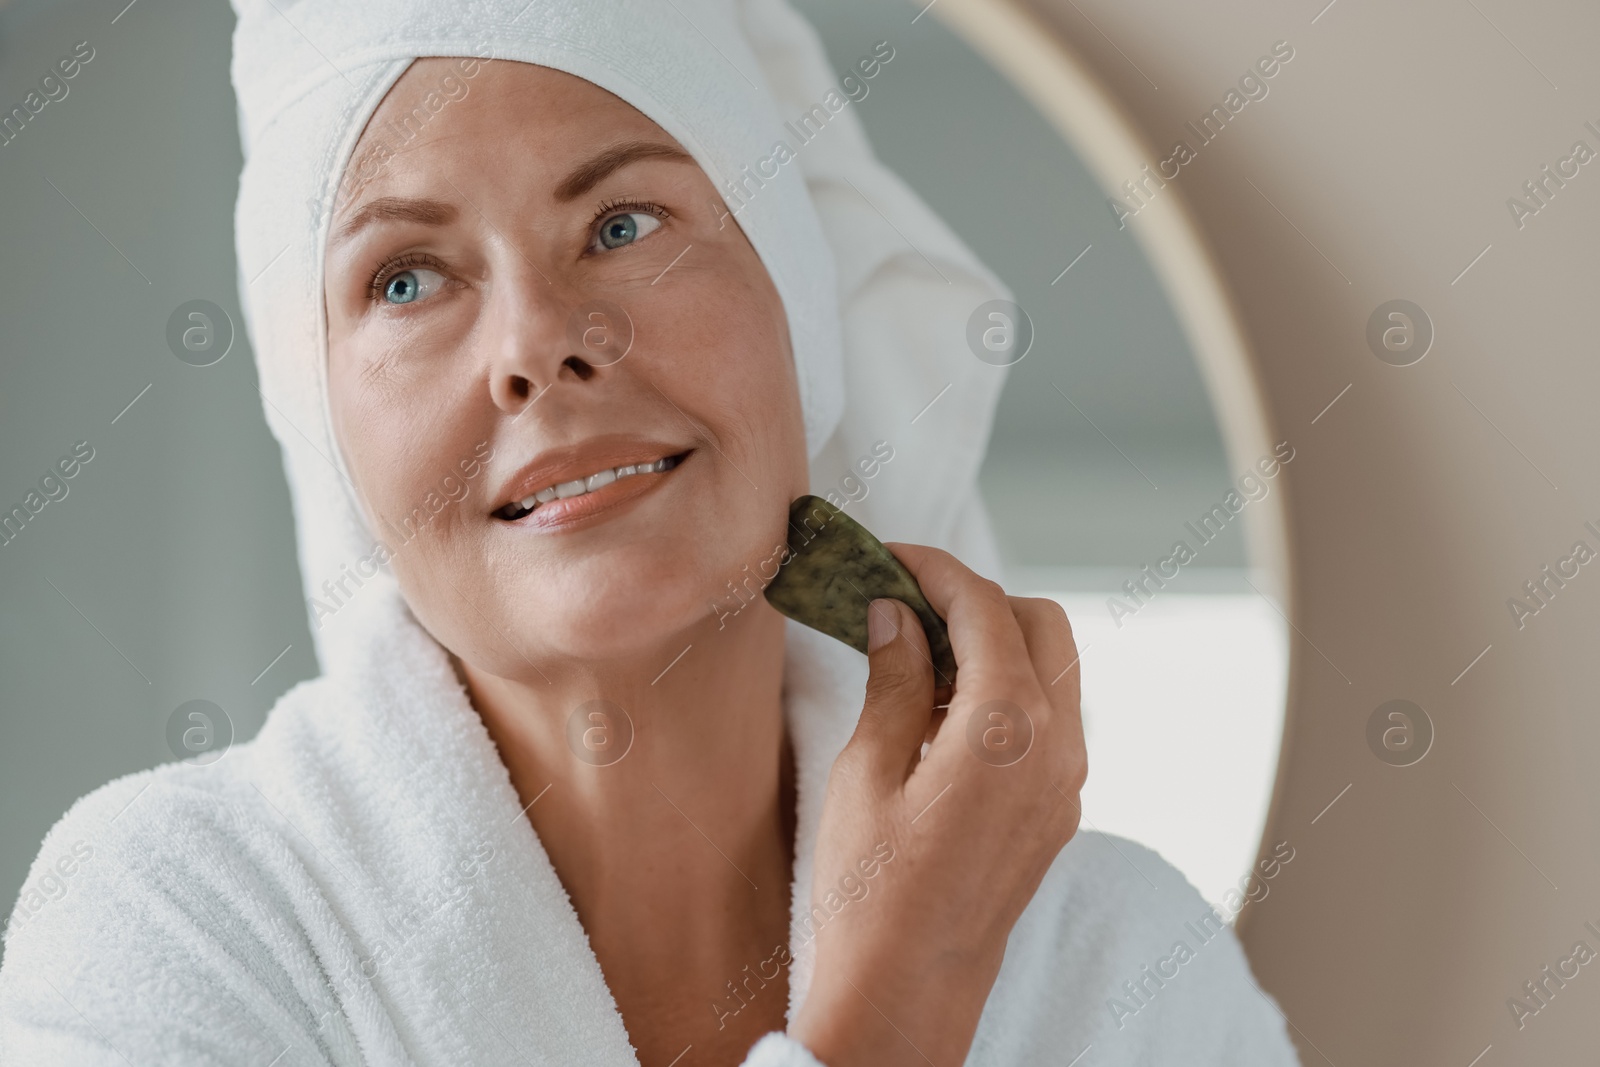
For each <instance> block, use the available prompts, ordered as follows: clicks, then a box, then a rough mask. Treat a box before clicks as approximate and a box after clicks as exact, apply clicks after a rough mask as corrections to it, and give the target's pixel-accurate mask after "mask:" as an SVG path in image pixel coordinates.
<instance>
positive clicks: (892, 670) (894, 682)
mask: <svg viewBox="0 0 1600 1067" xmlns="http://www.w3.org/2000/svg"><path fill="white" fill-rule="evenodd" d="M916 682H917V673H916V670H915V669H914V668H913V667H912V666H911V665H910V664H909V663H907V662H906V661H905V660H904V659H894V660H890V661H888V662H883V663H877V664H873V669H872V673H871V674H870V675H869V676H868V678H867V699H868V700H869V701H881V700H884V699H885V698H888V697H891V696H892V695H893V694H896V693H899V692H900V691H901V690H904V689H907V688H909V687H910V686H913V685H915V684H916Z"/></svg>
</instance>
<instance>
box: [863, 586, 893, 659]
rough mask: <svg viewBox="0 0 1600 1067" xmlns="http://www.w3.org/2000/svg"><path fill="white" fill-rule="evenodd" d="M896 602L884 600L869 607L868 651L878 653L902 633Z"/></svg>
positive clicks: (875, 601)
mask: <svg viewBox="0 0 1600 1067" xmlns="http://www.w3.org/2000/svg"><path fill="white" fill-rule="evenodd" d="M899 618H900V616H899V614H898V613H897V612H896V610H895V606H894V601H893V600H890V599H887V598H882V599H879V600H874V601H873V602H872V603H870V604H868V605H867V651H868V652H876V651H878V649H880V648H882V647H883V646H884V645H887V644H888V643H889V642H890V641H893V640H894V639H895V635H896V634H898V633H899V632H900V623H899Z"/></svg>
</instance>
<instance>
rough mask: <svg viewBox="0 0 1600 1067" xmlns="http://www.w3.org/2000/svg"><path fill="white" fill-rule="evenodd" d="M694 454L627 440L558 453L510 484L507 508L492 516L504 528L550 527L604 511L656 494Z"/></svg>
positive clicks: (618, 438) (598, 441)
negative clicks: (519, 525)
mask: <svg viewBox="0 0 1600 1067" xmlns="http://www.w3.org/2000/svg"><path fill="white" fill-rule="evenodd" d="M693 451H694V450H693V449H686V448H684V447H683V446H681V445H676V444H672V443H667V442H660V441H650V440H644V439H641V438H636V437H621V436H613V437H605V438H593V439H591V440H589V441H586V442H584V443H583V444H581V445H578V446H574V447H571V448H563V449H553V450H551V451H548V452H544V453H541V454H540V455H539V456H538V457H536V458H535V459H534V461H533V462H532V463H530V464H529V465H528V466H527V467H525V468H524V469H523V470H522V471H521V472H520V473H519V474H517V475H516V477H514V478H513V479H512V480H511V481H510V482H509V483H508V486H507V488H506V490H504V491H503V494H502V496H501V498H500V499H501V500H502V501H504V503H502V504H501V505H500V506H499V507H498V508H496V509H495V510H494V511H493V512H492V514H493V516H494V517H495V518H496V519H500V520H502V521H504V522H516V523H522V522H523V521H524V520H526V521H527V522H528V523H530V524H532V525H546V524H547V523H548V522H550V521H552V520H560V519H562V518H565V517H581V516H583V515H586V514H591V513H593V512H595V511H599V510H604V509H605V508H606V507H609V506H610V505H611V504H612V503H620V502H621V501H623V500H626V499H631V498H632V497H635V496H638V495H639V494H640V493H641V492H644V491H647V490H648V489H650V488H652V487H653V486H654V484H656V483H658V482H659V481H660V480H661V479H662V478H663V477H664V476H665V475H667V474H668V473H669V472H671V471H673V470H675V469H676V468H677V467H678V465H679V464H680V463H682V462H683V461H684V460H685V459H687V458H688V457H689V455H690V454H691V453H692V452H693ZM530 516H533V518H532V519H530V518H529V517H530Z"/></svg>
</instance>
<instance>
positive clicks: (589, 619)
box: [506, 540, 737, 660]
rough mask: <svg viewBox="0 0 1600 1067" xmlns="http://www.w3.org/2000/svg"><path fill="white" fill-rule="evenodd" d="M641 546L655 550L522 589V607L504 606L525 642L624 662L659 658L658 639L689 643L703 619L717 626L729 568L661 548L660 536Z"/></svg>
mask: <svg viewBox="0 0 1600 1067" xmlns="http://www.w3.org/2000/svg"><path fill="white" fill-rule="evenodd" d="M645 546H649V547H650V548H651V549H652V551H648V552H640V553H637V554H635V553H632V552H629V553H623V554H621V555H622V557H623V558H618V557H617V556H616V555H608V556H606V557H600V558H596V559H593V560H588V561H585V562H583V563H581V564H578V565H575V566H573V567H571V568H569V569H567V570H566V571H565V573H563V575H562V578H561V580H560V581H559V582H557V583H554V584H553V585H551V584H543V583H541V585H540V587H539V588H535V589H527V590H525V592H526V594H527V595H526V596H522V597H519V598H518V601H517V604H520V605H525V606H526V607H518V606H516V605H507V607H506V613H507V616H508V617H509V618H510V619H512V620H513V629H514V631H515V632H517V633H519V634H521V635H522V641H523V643H524V644H525V647H527V648H528V649H529V650H530V652H531V650H533V649H536V648H543V649H547V650H548V651H549V652H550V653H553V654H555V655H559V656H571V657H573V658H576V659H596V660H606V659H624V660H626V659H631V658H634V657H638V656H655V655H658V654H659V653H660V651H661V645H662V643H663V642H667V643H671V642H673V641H676V640H678V639H680V638H681V639H682V641H683V642H685V643H687V642H689V641H692V640H694V631H696V630H697V629H700V628H703V627H704V626H705V625H707V624H708V623H709V624H711V625H712V627H713V628H715V619H716V616H715V614H714V613H713V612H712V602H713V600H714V599H715V596H714V594H715V592H716V590H717V588H718V586H719V585H721V584H722V583H723V581H724V580H725V579H723V578H719V577H718V576H719V575H722V573H723V570H725V569H726V565H725V564H724V565H722V566H720V567H719V565H718V562H717V561H716V560H707V559H696V558H694V557H693V555H691V554H690V553H689V552H687V551H686V552H682V553H679V552H670V553H668V552H663V551H661V549H663V548H665V547H666V543H665V542H663V541H659V540H651V541H647V542H644V543H643V544H642V545H641V547H645ZM628 557H632V558H628ZM735 569H737V568H735ZM730 573H731V572H730Z"/></svg>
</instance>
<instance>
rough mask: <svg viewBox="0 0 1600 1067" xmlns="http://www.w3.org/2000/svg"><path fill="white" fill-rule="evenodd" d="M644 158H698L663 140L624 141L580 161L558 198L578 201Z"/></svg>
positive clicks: (556, 194) (563, 184) (677, 159)
mask: <svg viewBox="0 0 1600 1067" xmlns="http://www.w3.org/2000/svg"><path fill="white" fill-rule="evenodd" d="M641 159H669V160H676V161H678V162H682V163H693V162H694V157H693V156H691V155H690V154H689V153H687V152H685V151H684V150H683V149H681V148H679V147H678V146H677V145H675V144H666V143H665V142H662V141H624V142H622V143H621V144H617V145H612V146H611V147H610V148H607V149H606V150H605V151H603V152H601V153H600V154H599V155H597V156H595V157H594V158H593V159H590V160H589V161H588V162H586V163H582V164H580V165H579V166H578V167H577V168H576V169H575V170H573V172H572V173H571V174H569V175H567V177H566V180H564V181H563V182H562V183H561V184H560V185H558V186H556V191H555V197H556V199H557V200H559V201H561V202H562V203H566V202H567V201H569V200H576V199H577V198H578V197H580V196H582V195H583V194H584V193H587V192H588V191H589V190H590V189H593V188H594V187H595V186H596V185H598V184H599V183H600V182H601V181H602V180H603V179H605V178H606V177H607V176H608V175H609V174H611V173H612V172H613V171H616V170H620V169H622V168H623V167H625V166H627V165H628V164H629V163H633V162H636V161H638V160H641Z"/></svg>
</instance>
